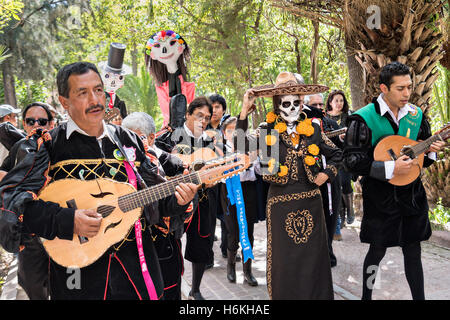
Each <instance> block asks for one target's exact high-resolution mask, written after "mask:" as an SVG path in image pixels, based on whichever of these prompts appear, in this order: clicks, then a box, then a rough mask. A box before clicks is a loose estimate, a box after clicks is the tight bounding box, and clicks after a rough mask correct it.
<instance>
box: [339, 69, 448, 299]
mask: <svg viewBox="0 0 450 320" xmlns="http://www.w3.org/2000/svg"><path fill="white" fill-rule="evenodd" d="M412 89H413V88H412V81H411V76H410V71H409V67H408V66H406V65H404V64H401V63H399V62H393V63H390V64H388V65H386V66H385V67H383V69H382V70H381V73H380V90H381V92H382V93H381V94H380V95H379V96H378V97H377V98H374V99H373V101H372V103H370V104H368V105H367V106H365V107H363V108H361V109H359V110H358V111H357V112H355V113H354V114H353V115H352V116H350V117H349V119H348V121H347V127H348V129H347V134H346V137H345V142H344V165H345V166H346V168H347V170H349V171H350V172H352V173H354V174H356V175H359V176H362V179H361V184H362V193H363V210H364V215H363V218H362V222H361V232H360V239H361V242H363V243H369V244H370V247H369V251H368V253H367V255H366V258H365V260H364V267H363V292H362V299H363V300H368V299H371V298H372V289H373V287H374V283H375V278H376V273H377V272H378V266H379V264H380V262H381V260H382V259H383V257H384V255H385V253H386V248H388V247H395V246H400V247H401V248H402V251H403V256H404V264H405V275H406V279H407V281H408V284H409V287H410V289H411V294H412V298H413V299H415V300H416V299H417V300H423V299H425V292H424V281H423V269H422V262H421V247H420V242H421V241H424V240H427V239H429V237H430V236H431V228H430V222H429V220H428V203H427V198H426V193H425V189H424V187H423V185H422V182H421V180H420V177H419V178H417V179H416V180H415V181H414V182H412V183H410V184H408V185H406V186H401V187H399V186H394V185H392V184H390V183H389V180H390V179H392V178H393V177H394V176H396V175H402V174H407V173H408V172H409V171H410V170H411V167H412V166H413V165H415V164H414V160H413V159H410V158H409V157H408V156H406V155H403V156H400V157H398V158H397V159H396V160H392V161H374V158H373V151H374V149H375V147H376V145H377V143H378V142H379V141H380V140H381V139H382V138H383V137H385V136H388V135H401V136H405V137H408V138H410V139H412V140H417V141H418V140H425V139H427V138H428V137H430V136H431V129H430V125H429V123H428V121H427V119H426V117H425V116H424V115H423V114H422V110H421V109H420V108H419V107H417V106H414V105H412V104H410V103H408V100H409V98H410V96H411V92H412ZM444 145H445V143H444V142H442V141H439V142H435V143H433V144H432V145H431V147H430V149H429V150H428V151H427V153H426V156H425V160H424V167H427V166H429V165H431V164H432V163H433V160H435V159H436V152H437V151H439V150H440V149H441V148H443V146H444Z"/></svg>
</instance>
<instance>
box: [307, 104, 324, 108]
mask: <svg viewBox="0 0 450 320" xmlns="http://www.w3.org/2000/svg"><path fill="white" fill-rule="evenodd" d="M310 106H311V107H316V108H317V107H318V106H321V107H323V106H324V104H323V103H313V104H310Z"/></svg>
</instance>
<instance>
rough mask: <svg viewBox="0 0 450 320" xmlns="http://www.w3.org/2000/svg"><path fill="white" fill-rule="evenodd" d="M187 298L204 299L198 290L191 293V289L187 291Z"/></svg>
mask: <svg viewBox="0 0 450 320" xmlns="http://www.w3.org/2000/svg"><path fill="white" fill-rule="evenodd" d="M188 300H205V298H203V296H202V294H201V293H200V291H199V292H194V293H192V290H191V291H189V296H188Z"/></svg>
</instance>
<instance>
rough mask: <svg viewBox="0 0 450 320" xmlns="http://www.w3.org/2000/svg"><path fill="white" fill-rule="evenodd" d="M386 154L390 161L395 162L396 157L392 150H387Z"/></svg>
mask: <svg viewBox="0 0 450 320" xmlns="http://www.w3.org/2000/svg"><path fill="white" fill-rule="evenodd" d="M388 153H389V156H390V157H391V159H392V160H394V161H395V160H397V156H396V155H395V152H394V150H392V149H389V150H388Z"/></svg>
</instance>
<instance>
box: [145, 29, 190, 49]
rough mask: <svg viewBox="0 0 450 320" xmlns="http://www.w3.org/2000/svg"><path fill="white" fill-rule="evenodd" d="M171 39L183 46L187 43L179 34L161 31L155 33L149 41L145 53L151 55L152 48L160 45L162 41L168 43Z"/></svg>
mask: <svg viewBox="0 0 450 320" xmlns="http://www.w3.org/2000/svg"><path fill="white" fill-rule="evenodd" d="M170 39H173V40H176V41H177V42H178V43H179V44H181V45H183V44H184V43H185V42H184V40H183V39H181V36H180V35H179V34H178V33H176V32H174V31H172V30H161V31H159V32H157V33H155V34H154V35H153V36H152V37H151V38H150V39H148V41H147V44H146V45H145V53H146V54H148V55H150V53H151V51H152V48H153V47H154V46H155V45H156V44H158V43H159V42H160V41H167V40H170Z"/></svg>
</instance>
